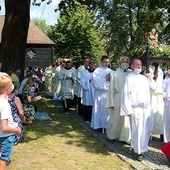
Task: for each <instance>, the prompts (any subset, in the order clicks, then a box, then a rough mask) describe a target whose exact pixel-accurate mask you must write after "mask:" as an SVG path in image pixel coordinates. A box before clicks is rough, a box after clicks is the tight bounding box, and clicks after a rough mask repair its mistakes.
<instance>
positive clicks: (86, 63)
mask: <svg viewBox="0 0 170 170" xmlns="http://www.w3.org/2000/svg"><path fill="white" fill-rule="evenodd" d="M88 68H89V58H87V57H86V58H85V59H84V63H83V65H82V66H80V67H78V69H77V76H76V95H77V104H78V113H79V114H80V115H83V109H82V108H83V107H82V106H83V105H82V104H81V99H82V93H83V89H82V86H81V84H80V81H81V74H82V72H83V71H84V70H85V69H88Z"/></svg>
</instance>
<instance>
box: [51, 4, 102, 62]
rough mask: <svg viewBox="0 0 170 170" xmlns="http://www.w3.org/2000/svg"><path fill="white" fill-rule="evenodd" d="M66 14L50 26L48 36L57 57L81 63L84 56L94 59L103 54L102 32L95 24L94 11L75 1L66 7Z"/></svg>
mask: <svg viewBox="0 0 170 170" xmlns="http://www.w3.org/2000/svg"><path fill="white" fill-rule="evenodd" d="M66 12H67V15H62V16H61V18H59V19H58V22H57V23H58V24H56V25H55V26H53V27H51V28H52V29H51V30H52V31H51V33H50V34H49V36H50V38H51V39H52V40H53V41H54V42H55V43H56V47H55V52H56V55H57V57H61V58H64V57H67V58H72V59H73V60H74V61H75V62H77V63H81V62H82V60H83V58H84V57H91V58H94V59H97V58H98V57H99V58H100V57H101V55H103V54H105V51H104V41H103V40H102V33H101V32H100V31H99V29H98V28H97V27H96V25H95V19H94V13H92V12H89V10H88V7H87V6H86V5H81V4H80V3H76V4H75V6H74V7H70V8H68V9H67V11H66Z"/></svg>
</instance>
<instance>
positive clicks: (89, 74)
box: [0, 56, 170, 169]
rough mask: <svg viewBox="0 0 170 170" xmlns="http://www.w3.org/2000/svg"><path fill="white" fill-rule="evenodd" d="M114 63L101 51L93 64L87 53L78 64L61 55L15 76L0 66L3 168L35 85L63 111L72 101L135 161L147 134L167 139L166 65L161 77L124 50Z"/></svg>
mask: <svg viewBox="0 0 170 170" xmlns="http://www.w3.org/2000/svg"><path fill="white" fill-rule="evenodd" d="M119 64H120V67H119V68H117V67H116V62H115V61H112V62H110V60H109V57H108V56H102V57H101V66H99V67H97V68H96V67H95V60H94V59H89V58H88V57H86V58H84V60H83V64H82V65H80V66H79V67H78V68H76V67H75V66H74V65H73V62H72V61H70V60H62V61H60V62H59V61H57V62H53V63H52V64H51V66H49V67H46V69H45V70H44V72H43V70H42V69H41V68H40V67H36V68H35V67H34V68H32V67H29V68H27V69H25V74H24V75H25V77H24V79H23V80H22V81H21V82H20V81H19V77H20V74H21V71H20V70H16V71H15V72H14V73H12V74H11V75H8V74H6V73H3V72H0V101H1V105H0V124H1V128H0V141H1V160H0V166H1V167H4V169H5V167H6V165H7V163H8V162H9V160H10V158H11V153H12V148H13V145H17V144H18V143H19V142H22V141H23V140H24V138H25V132H24V129H23V125H24V124H27V125H31V124H33V122H34V119H35V113H36V111H37V108H36V103H37V102H38V100H39V99H40V98H41V97H40V96H39V89H40V88H43V89H44V87H46V88H45V89H46V93H47V95H49V96H53V100H58V101H61V102H62V105H63V110H64V112H69V110H70V109H71V108H73V107H77V108H78V113H79V115H80V116H82V117H83V119H84V121H86V122H88V123H89V124H90V126H91V128H93V129H94V130H95V131H97V132H99V133H106V136H107V138H108V139H109V140H111V141H114V140H119V141H120V142H124V143H126V144H128V145H131V146H132V147H133V149H134V152H135V153H136V154H137V157H136V159H137V160H138V161H142V160H143V158H144V157H143V153H144V152H147V151H148V143H149V140H150V139H151V136H152V135H153V134H156V135H160V140H161V141H164V142H165V143H168V142H169V141H170V115H169V112H170V94H169V89H170V88H169V86H170V71H169V72H167V75H166V76H165V78H163V77H164V76H163V71H162V70H161V69H160V67H159V65H158V64H157V63H153V64H152V65H151V66H150V68H149V73H146V72H145V71H142V62H141V60H140V59H138V58H134V59H132V60H131V61H129V58H128V57H125V56H124V57H121V58H120V62H119ZM9 141H10V142H9ZM11 141H12V142H11ZM6 146H8V148H6ZM6 152H8V154H6ZM2 169H3V168H2Z"/></svg>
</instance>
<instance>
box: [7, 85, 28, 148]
mask: <svg viewBox="0 0 170 170" xmlns="http://www.w3.org/2000/svg"><path fill="white" fill-rule="evenodd" d="M16 93H17V86H15V87H14V90H13V91H12V92H11V94H10V95H8V102H9V104H10V106H11V111H12V117H13V120H14V122H15V123H16V124H17V125H18V127H20V128H21V134H20V135H15V141H14V145H17V144H18V143H19V142H22V141H23V140H24V138H25V131H24V129H23V127H22V123H25V124H30V123H31V122H26V118H25V116H24V111H23V108H22V103H21V101H20V99H19V97H16Z"/></svg>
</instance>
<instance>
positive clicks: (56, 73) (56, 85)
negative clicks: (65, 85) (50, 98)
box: [55, 66, 61, 95]
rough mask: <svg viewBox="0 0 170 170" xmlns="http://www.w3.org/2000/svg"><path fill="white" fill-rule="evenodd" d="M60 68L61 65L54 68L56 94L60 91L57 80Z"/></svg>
mask: <svg viewBox="0 0 170 170" xmlns="http://www.w3.org/2000/svg"><path fill="white" fill-rule="evenodd" d="M60 70H61V66H58V67H56V70H55V81H56V83H55V92H56V94H57V95H59V94H60V93H61V82H60V81H59V80H58V74H59V72H60Z"/></svg>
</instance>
